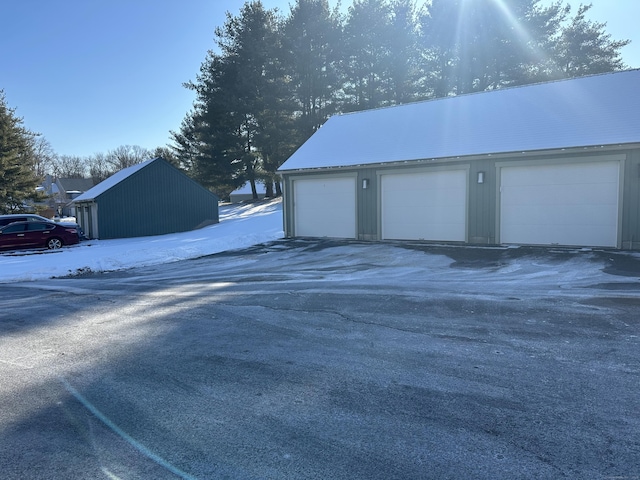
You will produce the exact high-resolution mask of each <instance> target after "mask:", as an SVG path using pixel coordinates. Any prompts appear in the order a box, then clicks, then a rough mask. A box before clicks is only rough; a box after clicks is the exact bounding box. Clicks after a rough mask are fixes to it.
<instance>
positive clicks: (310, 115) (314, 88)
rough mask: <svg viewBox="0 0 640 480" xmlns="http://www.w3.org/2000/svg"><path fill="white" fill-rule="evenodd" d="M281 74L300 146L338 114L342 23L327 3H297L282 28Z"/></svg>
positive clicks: (310, 0) (305, 0)
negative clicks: (290, 104) (283, 69)
mask: <svg viewBox="0 0 640 480" xmlns="http://www.w3.org/2000/svg"><path fill="white" fill-rule="evenodd" d="M282 42H283V47H284V51H283V56H284V58H283V62H284V68H285V69H286V71H285V72H284V73H285V74H286V75H287V76H288V77H289V78H290V82H289V85H288V86H289V89H290V92H291V96H292V97H293V99H294V101H295V103H296V106H295V107H293V108H294V109H295V115H296V118H297V120H296V127H297V131H298V139H297V140H298V141H297V142H296V143H299V144H301V143H302V142H304V141H305V140H306V139H307V138H308V137H309V136H311V135H312V134H313V132H315V131H316V130H317V129H318V128H320V126H321V125H322V124H323V123H324V122H325V121H326V120H327V118H328V117H329V116H330V115H332V114H334V113H336V112H337V111H338V104H337V97H338V93H339V90H340V87H341V85H340V82H339V75H338V68H339V65H338V62H339V60H340V47H341V19H340V15H339V12H338V10H337V9H336V10H334V11H333V12H332V11H331V10H330V9H329V3H328V1H327V0H297V1H296V3H295V4H294V5H293V6H292V7H291V12H290V14H289V17H288V18H287V19H286V21H285V24H284V28H283V39H282Z"/></svg>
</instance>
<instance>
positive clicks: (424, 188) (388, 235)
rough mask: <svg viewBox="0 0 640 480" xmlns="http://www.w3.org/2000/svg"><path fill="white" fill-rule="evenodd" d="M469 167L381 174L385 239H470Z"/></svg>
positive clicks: (383, 236) (462, 240)
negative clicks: (468, 210)
mask: <svg viewBox="0 0 640 480" xmlns="http://www.w3.org/2000/svg"><path fill="white" fill-rule="evenodd" d="M467 177H468V173H467V171H466V170H448V171H433V172H420V173H403V174H387V175H381V177H380V178H381V180H380V182H381V187H380V188H381V199H380V200H381V201H380V203H381V227H382V232H381V233H382V238H383V239H388V240H390V239H395V240H433V241H460V242H464V241H465V240H466V232H467V230H466V225H467Z"/></svg>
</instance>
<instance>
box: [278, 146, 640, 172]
mask: <svg viewBox="0 0 640 480" xmlns="http://www.w3.org/2000/svg"><path fill="white" fill-rule="evenodd" d="M634 149H640V142H638V143H626V144H618V145H592V146H586V147H566V148H554V149H548V150H529V151H522V152H517V151H516V152H500V153H482V154H475V155H464V156H457V157H442V158H416V159H413V160H389V161H388V162H378V163H363V164H353V165H341V166H330V167H314V168H299V169H293V170H278V171H277V173H278V174H279V175H280V176H284V175H296V174H300V173H310V172H328V171H344V170H357V169H361V168H385V167H397V166H398V165H412V166H416V165H431V164H434V165H435V164H443V163H452V162H459V161H467V162H472V161H477V160H481V159H486V158H493V159H496V160H502V159H516V158H525V157H526V158H531V157H545V158H548V157H553V156H561V155H562V156H568V155H572V156H575V155H578V154H584V153H586V154H590V155H592V154H597V153H599V152H602V153H605V152H614V151H621V150H634Z"/></svg>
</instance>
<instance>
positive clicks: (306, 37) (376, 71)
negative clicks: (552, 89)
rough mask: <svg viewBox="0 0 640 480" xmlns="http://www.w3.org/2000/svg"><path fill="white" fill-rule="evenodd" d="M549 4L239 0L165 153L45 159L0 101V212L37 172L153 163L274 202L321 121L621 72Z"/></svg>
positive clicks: (65, 173)
mask: <svg viewBox="0 0 640 480" xmlns="http://www.w3.org/2000/svg"><path fill="white" fill-rule="evenodd" d="M590 8H591V6H590V5H580V6H579V7H578V9H577V10H576V11H573V10H572V8H571V7H570V5H569V4H566V3H565V2H564V1H562V0H557V1H555V2H553V3H551V4H550V5H548V6H544V5H542V2H541V0H500V1H496V0H474V1H468V0H425V1H424V2H423V3H422V4H420V3H418V2H417V1H415V0H354V1H353V3H352V4H351V5H350V6H349V8H348V9H347V10H346V13H343V12H345V10H343V9H341V8H340V5H338V6H336V7H334V8H331V7H330V5H329V3H328V1H327V0H295V2H294V3H292V4H291V6H290V8H289V11H288V12H286V13H282V12H280V11H278V10H277V9H266V8H264V6H263V4H262V3H261V1H259V0H252V1H248V2H247V3H245V4H244V6H243V7H242V8H241V9H240V11H239V13H238V14H237V15H232V14H231V13H227V16H226V21H225V22H224V24H223V25H221V26H218V27H217V28H216V29H215V34H214V39H213V40H214V45H213V48H212V49H211V50H210V51H209V52H208V53H207V55H206V57H205V59H204V61H203V63H202V65H201V68H200V71H199V73H198V74H197V76H196V79H195V80H194V81H190V82H187V83H186V84H185V87H186V88H188V89H191V90H193V91H194V93H195V98H196V99H195V101H194V104H193V106H192V108H191V110H190V111H189V112H187V114H186V115H185V117H184V119H183V120H182V123H181V125H180V126H179V128H177V129H176V130H175V131H172V132H170V137H171V144H170V145H167V146H163V147H158V148H156V149H155V150H146V149H143V148H141V147H138V146H130V145H125V146H121V147H118V148H116V149H114V150H111V151H108V152H106V153H99V154H95V155H92V156H89V157H77V156H69V155H58V154H56V153H55V152H54V151H53V149H52V148H51V146H50V144H49V143H48V142H47V141H46V139H45V138H44V137H42V136H39V135H36V134H34V133H33V132H30V131H29V130H28V129H26V128H25V127H24V124H23V121H22V119H21V118H19V117H17V116H16V115H15V110H14V109H12V108H11V107H9V106H8V105H7V103H6V100H5V96H4V93H3V92H2V90H0V213H6V212H11V211H20V210H21V209H23V208H25V199H29V198H31V199H37V195H36V194H34V192H35V187H36V186H37V185H38V183H39V182H41V181H42V179H43V177H44V175H45V174H47V173H49V174H52V175H54V176H57V177H93V179H94V181H95V182H99V181H101V180H103V179H105V178H107V177H108V176H109V175H111V174H113V173H115V172H116V171H118V170H120V169H122V168H126V167H128V166H131V165H133V164H136V163H139V162H142V161H144V160H147V159H149V158H154V157H163V158H165V159H166V160H168V161H169V162H171V163H173V164H174V165H176V166H177V167H179V168H181V169H183V170H184V171H185V172H186V173H187V174H188V175H190V176H191V177H192V178H194V179H195V180H197V181H198V182H200V183H201V184H203V185H204V186H206V187H208V188H210V189H211V190H212V191H214V192H215V193H217V194H218V196H220V197H221V198H226V197H228V194H229V193H230V192H231V191H233V190H234V189H236V188H237V187H240V186H241V185H243V184H244V183H245V182H247V181H248V182H250V184H251V186H252V189H253V193H254V197H257V188H256V183H257V182H263V183H264V184H265V186H266V190H267V195H268V196H274V195H279V194H280V193H281V192H280V185H279V182H278V176H277V175H276V173H275V172H276V170H277V168H278V167H279V166H280V165H281V164H282V163H283V162H284V161H285V160H286V159H287V158H288V157H289V156H290V155H291V154H292V153H293V152H294V151H295V150H296V149H297V148H298V147H299V146H300V145H301V144H302V143H304V141H306V140H307V139H308V138H309V137H310V136H311V135H312V134H313V133H314V132H315V131H316V130H317V129H318V128H320V127H321V126H322V124H323V123H324V122H325V121H326V120H327V118H328V117H329V116H331V115H334V114H338V113H345V112H353V111H359V110H364V109H370V108H379V107H386V106H392V105H399V104H404V103H408V102H415V101H421V100H429V99H433V98H439V97H446V96H453V95H461V94H467V93H472V92H479V91H485V90H495V89H500V88H506V87H512V86H518V85H524V84H530V83H536V82H541V81H548V80H555V79H561V78H570V77H578V76H583V75H590V74H597V73H604V72H611V71H617V70H622V69H624V68H626V65H625V64H624V62H623V61H622V58H621V53H620V51H621V49H622V48H623V47H624V46H626V45H627V44H628V43H629V41H628V40H614V39H612V38H611V36H610V35H609V34H608V33H607V32H606V24H605V23H601V22H594V21H592V20H590V19H589V18H588V13H589V9H590Z"/></svg>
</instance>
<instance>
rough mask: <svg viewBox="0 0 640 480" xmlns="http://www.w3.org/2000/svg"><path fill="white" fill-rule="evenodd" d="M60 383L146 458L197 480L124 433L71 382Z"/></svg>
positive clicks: (62, 379)
mask: <svg viewBox="0 0 640 480" xmlns="http://www.w3.org/2000/svg"><path fill="white" fill-rule="evenodd" d="M60 381H61V382H62V384H63V385H64V388H66V389H67V391H68V392H69V393H70V394H71V395H73V396H74V397H75V399H76V400H78V401H79V402H80V403H81V404H82V405H83V406H84V407H85V408H86V409H87V410H89V411H90V412H91V413H92V414H93V415H94V416H95V417H96V418H97V419H98V420H100V421H101V422H102V423H104V424H105V425H106V426H107V427H109V428H110V429H111V430H112V431H113V432H114V433H115V434H116V435H118V436H119V437H120V438H122V439H123V440H125V441H126V442H127V443H129V445H131V446H132V447H133V448H135V449H136V450H138V451H139V452H140V453H142V454H143V455H144V456H145V457H147V458H149V459H150V460H153V461H154V462H156V463H157V464H158V465H160V466H162V467H164V468H166V469H167V470H169V471H170V472H171V473H173V474H175V475H177V476H178V477H180V478H183V479H185V480H196V478H195V477H192V476H191V475H189V474H188V473H186V472H183V471H182V470H180V469H178V468H176V467H174V466H173V465H171V464H170V463H169V462H167V461H166V460H165V459H164V458H162V457H160V456H159V455H156V454H155V453H153V452H152V451H151V450H149V449H148V448H147V447H145V446H144V445H142V444H141V443H140V442H138V441H137V440H135V439H134V438H133V437H131V436H130V435H129V434H127V433H126V432H125V431H123V430H122V429H121V428H120V427H118V426H117V425H116V424H115V423H113V422H112V421H111V420H109V419H108V418H107V417H106V416H105V415H104V414H103V413H102V412H101V411H100V410H98V409H97V408H96V407H95V406H93V404H92V403H91V402H89V400H87V399H86V398H84V396H82V394H81V393H80V392H78V391H77V390H76V389H75V388H73V387H72V386H71V385H70V384H69V382H67V381H66V380H65V379H64V378H62V377H61V378H60Z"/></svg>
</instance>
